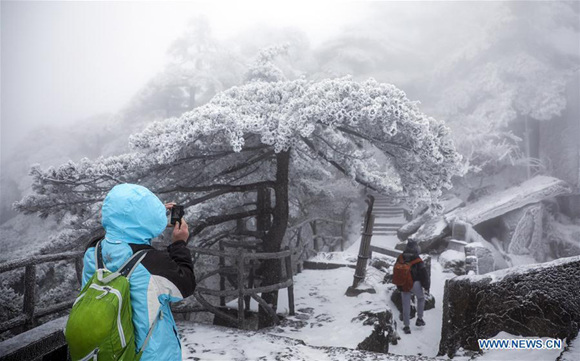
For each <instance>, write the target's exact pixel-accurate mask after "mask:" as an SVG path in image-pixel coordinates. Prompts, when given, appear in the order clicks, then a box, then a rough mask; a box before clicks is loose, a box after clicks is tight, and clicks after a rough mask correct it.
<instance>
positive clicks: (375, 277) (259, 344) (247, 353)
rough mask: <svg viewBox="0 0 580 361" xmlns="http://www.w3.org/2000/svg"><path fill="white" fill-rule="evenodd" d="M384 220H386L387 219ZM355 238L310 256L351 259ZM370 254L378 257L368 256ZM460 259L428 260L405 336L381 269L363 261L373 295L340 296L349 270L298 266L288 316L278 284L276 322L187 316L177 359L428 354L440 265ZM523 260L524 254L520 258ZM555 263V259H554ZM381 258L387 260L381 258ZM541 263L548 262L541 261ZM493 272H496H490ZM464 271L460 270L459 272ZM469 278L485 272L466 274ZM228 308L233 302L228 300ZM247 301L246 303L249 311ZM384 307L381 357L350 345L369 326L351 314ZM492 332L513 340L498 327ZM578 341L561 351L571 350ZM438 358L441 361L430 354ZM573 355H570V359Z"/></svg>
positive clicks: (539, 356)
mask: <svg viewBox="0 0 580 361" xmlns="http://www.w3.org/2000/svg"><path fill="white" fill-rule="evenodd" d="M388 220H389V221H390V220H392V218H390V219H388ZM371 243H372V244H373V245H375V246H379V247H386V248H394V247H395V245H396V244H397V243H398V239H397V237H396V236H395V235H392V236H373V238H372V242H371ZM359 248H360V239H359V240H358V241H356V242H355V243H354V244H352V245H351V246H350V247H349V248H348V249H347V250H345V251H344V252H332V253H320V254H318V255H317V256H316V257H315V258H314V259H312V261H316V262H332V263H342V264H355V263H356V255H357V254H358V252H359ZM374 256H375V258H383V257H386V256H383V255H378V254H374ZM462 257H464V255H463V253H462V252H456V251H446V252H444V253H443V254H442V255H441V256H440V257H439V261H438V260H437V257H433V258H432V262H431V293H432V294H433V296H434V298H435V308H434V309H431V310H428V311H425V314H424V317H423V318H424V320H425V322H426V326H424V327H417V326H415V320H416V318H415V319H412V320H411V334H410V335H407V334H404V333H403V332H402V331H401V330H402V326H403V325H402V321H399V312H398V310H397V309H396V307H395V305H394V304H393V303H392V302H391V293H392V291H393V290H394V289H395V286H394V285H391V284H383V283H382V281H383V277H384V275H385V273H384V272H382V271H379V270H378V269H376V268H374V267H371V266H369V267H368V268H367V277H366V279H365V283H366V284H369V285H372V286H373V287H374V288H375V290H376V294H369V293H362V294H360V295H359V296H357V297H347V296H345V291H346V289H347V288H348V287H349V286H351V285H352V281H353V276H354V271H355V270H354V269H352V268H348V267H343V268H338V269H332V270H304V271H303V272H302V273H300V274H298V275H296V276H295V277H294V292H295V309H296V314H295V315H294V316H288V310H289V307H288V299H287V292H286V290H282V291H281V292H280V294H279V298H278V300H279V303H278V312H279V313H280V314H284V315H285V316H286V318H285V319H284V320H283V321H282V323H281V324H280V325H279V326H275V327H271V328H267V329H263V330H260V331H243V330H237V329H230V328H224V327H220V326H209V325H202V324H194V323H188V322H181V323H179V328H180V330H181V335H182V345H183V358H184V359H185V360H400V361H410V360H434V359H435V356H436V355H437V352H438V351H439V341H440V337H441V325H442V300H443V289H444V285H445V281H446V280H447V279H449V278H452V277H454V275H453V274H452V273H449V272H444V269H443V266H442V265H441V263H440V261H441V262H442V263H445V261H449V260H457V259H461V258H462ZM520 261H521V263H527V262H526V261H527V260H523V259H522V260H520ZM555 262H563V261H561V260H559V261H555ZM387 263H389V262H387ZM546 266H549V264H547V265H546ZM529 267H530V266H520V267H517V268H515V270H511V271H507V270H502V271H497V272H494V276H493V277H494V278H495V277H498V276H500V277H501V275H504V274H506V273H508V272H509V273H511V272H513V271H515V272H520V271H525V270H527V269H528V268H529ZM495 274H497V275H495ZM464 277H465V276H464ZM473 277H476V278H481V277H490V276H488V275H483V276H473ZM231 305H232V307H233V308H236V306H237V302H236V301H235V300H234V301H233V302H231ZM257 308H258V307H257V304H256V303H255V302H253V304H252V305H251V309H253V310H254V311H257ZM386 309H390V310H391V311H392V313H393V317H394V319H395V320H396V322H397V329H398V334H399V336H400V340H399V341H398V344H397V345H390V348H389V352H390V354H389V355H383V354H375V353H369V352H362V351H357V350H355V349H356V347H357V345H358V344H359V343H360V342H362V341H363V340H364V339H365V338H366V337H368V336H369V335H370V334H371V332H372V329H373V327H372V326H370V325H363V321H361V320H358V319H357V317H358V316H359V314H360V313H361V312H364V311H370V312H376V313H378V312H381V311H385V310H386ZM495 338H520V337H519V336H512V335H509V334H506V333H503V332H502V333H500V334H498V335H497V336H496V337H495ZM578 348H580V345H579V346H576V349H575V351H574V349H572V350H571V351H570V352H568V357H570V356H569V355H572V357H573V355H574V354H572V351H574V352H578ZM560 352H561V351H558V350H527V351H522V350H493V351H485V352H484V353H483V354H482V355H479V354H475V355H474V356H459V355H458V356H456V358H455V360H458V361H467V360H474V359H475V360H481V361H495V360H497V361H499V360H526V361H528V360H530V361H535V360H555V359H556V358H557V357H558V356H559V354H560ZM436 359H438V360H442V359H447V358H446V357H438V358H436ZM572 359H575V358H572Z"/></svg>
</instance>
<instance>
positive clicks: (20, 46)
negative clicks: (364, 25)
mask: <svg viewBox="0 0 580 361" xmlns="http://www.w3.org/2000/svg"><path fill="white" fill-rule="evenodd" d="M364 9H365V7H364V6H363V4H360V3H359V4H353V3H339V4H337V3H336V2H334V4H332V5H330V4H329V3H327V2H318V3H316V4H309V3H308V2H296V1H294V2H276V3H274V4H272V2H263V1H262V2H246V1H244V2H243V3H241V4H240V3H238V4H236V3H233V2H223V1H222V2H216V1H213V2H212V3H209V2H188V3H184V2H163V3H161V2H140V1H138V2H23V1H14V2H11V1H2V2H1V21H0V23H1V91H2V93H1V143H2V145H1V154H2V157H3V158H4V157H5V156H8V155H9V153H10V152H9V150H10V149H12V148H13V147H14V145H15V144H17V142H19V141H21V140H22V139H23V138H24V137H25V136H26V134H27V132H29V131H30V130H31V129H34V128H37V127H40V126H42V125H45V124H47V125H48V124H54V123H58V124H72V123H73V122H74V121H77V120H79V119H83V118H87V117H90V116H93V115H96V114H102V113H114V112H116V111H118V110H119V109H120V108H121V107H122V106H124V105H125V104H127V102H128V101H129V100H130V99H131V97H132V96H133V95H134V94H135V93H136V92H137V90H139V88H141V87H142V86H143V85H144V84H145V83H146V82H147V80H149V79H150V78H151V77H152V76H153V75H154V74H155V73H156V72H158V71H160V70H162V68H163V64H164V62H165V55H166V50H167V48H168V46H169V45H170V44H171V42H172V41H173V40H175V39H176V38H177V37H178V36H179V35H180V34H181V33H182V32H183V31H184V30H185V28H186V24H187V21H188V20H189V19H190V18H192V17H194V16H197V15H200V14H204V15H206V16H207V17H208V19H209V21H210V24H211V27H212V31H213V33H214V35H215V37H216V38H218V39H220V38H221V39H223V38H227V37H229V36H232V35H233V34H235V33H236V32H239V31H241V30H243V29H245V28H247V27H250V26H255V25H256V24H264V25H268V26H279V27H288V26H293V27H297V28H300V29H302V30H303V31H305V32H306V33H307V34H308V36H309V38H310V40H311V41H312V43H313V44H316V43H318V42H320V41H323V40H324V39H325V38H326V37H327V36H329V35H330V34H332V33H335V32H336V31H338V30H339V29H340V28H342V27H343V26H345V25H347V24H349V23H351V22H353V21H355V20H356V19H360V18H361V14H360V13H361V12H362V11H364Z"/></svg>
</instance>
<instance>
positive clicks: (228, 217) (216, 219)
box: [187, 209, 263, 242]
mask: <svg viewBox="0 0 580 361" xmlns="http://www.w3.org/2000/svg"><path fill="white" fill-rule="evenodd" d="M260 212H263V210H258V209H252V210H249V211H245V212H239V213H233V214H225V215H221V216H213V217H209V218H207V219H206V220H204V221H202V222H201V223H200V224H199V225H198V226H196V227H195V228H194V229H193V230H192V231H191V233H190V234H189V238H188V239H187V242H189V240H190V239H191V238H192V237H194V236H196V235H198V234H200V233H201V231H203V230H204V229H205V228H207V227H209V226H215V225H217V224H220V223H225V222H229V221H234V220H236V219H242V218H246V217H252V216H256V215H258V213H260Z"/></svg>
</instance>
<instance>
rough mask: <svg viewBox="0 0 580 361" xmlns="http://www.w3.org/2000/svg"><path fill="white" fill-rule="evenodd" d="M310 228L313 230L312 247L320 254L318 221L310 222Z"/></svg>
mask: <svg viewBox="0 0 580 361" xmlns="http://www.w3.org/2000/svg"><path fill="white" fill-rule="evenodd" d="M310 228H312V246H313V247H314V251H316V253H318V252H319V251H320V246H319V245H318V237H316V236H317V235H318V229H317V227H316V221H312V222H310Z"/></svg>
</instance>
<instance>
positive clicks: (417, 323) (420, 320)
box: [415, 318, 425, 326]
mask: <svg viewBox="0 0 580 361" xmlns="http://www.w3.org/2000/svg"><path fill="white" fill-rule="evenodd" d="M415 326H425V321H423V319H422V318H418V319H417V321H416V322H415Z"/></svg>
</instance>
